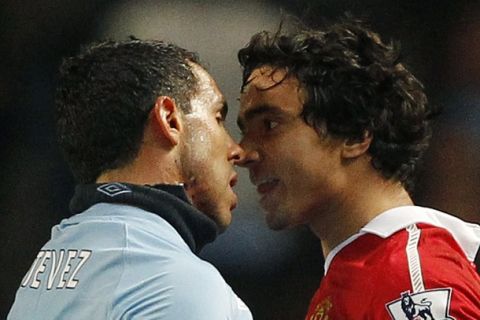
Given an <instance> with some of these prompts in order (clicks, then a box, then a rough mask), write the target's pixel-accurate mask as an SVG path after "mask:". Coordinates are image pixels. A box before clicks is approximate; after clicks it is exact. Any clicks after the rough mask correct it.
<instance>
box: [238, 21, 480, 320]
mask: <svg viewBox="0 0 480 320" xmlns="http://www.w3.org/2000/svg"><path fill="white" fill-rule="evenodd" d="M239 60H240V63H241V65H242V67H243V71H244V74H243V87H242V95H241V99H240V102H241V107H240V113H239V116H238V124H239V127H240V129H241V130H242V133H243V138H242V140H241V143H240V144H241V146H242V147H243V149H244V150H245V154H244V157H243V158H242V159H241V162H240V164H241V165H243V166H244V167H246V168H248V169H249V171H250V178H251V180H252V183H253V184H254V185H256V187H257V191H258V193H259V194H260V196H261V199H260V202H261V205H262V207H263V208H264V209H265V211H266V220H267V223H268V225H269V226H270V227H271V228H272V229H276V230H280V229H284V228H288V227H292V226H295V225H300V224H306V225H308V226H309V227H310V228H311V230H312V231H313V232H314V233H315V234H316V235H317V237H318V238H319V239H320V240H321V243H322V248H323V254H324V256H325V257H326V262H325V277H324V278H323V280H322V281H321V284H320V288H319V289H318V291H317V292H316V294H315V295H314V297H313V298H312V300H311V304H310V307H309V310H308V313H307V316H306V319H307V320H320V319H330V320H331V319H408V320H410V319H416V320H419V319H457V320H458V319H472V320H473V319H477V320H478V319H480V277H479V275H478V273H477V271H476V270H475V265H474V260H475V256H476V255H477V253H478V251H479V246H480V227H479V226H477V225H474V224H469V223H466V222H464V221H462V220H460V219H458V218H456V217H453V216H451V215H448V214H446V213H443V212H440V211H437V210H434V209H429V208H423V207H419V206H415V205H414V203H413V201H412V199H411V197H410V194H409V192H410V191H411V187H412V178H413V173H414V169H415V168H416V165H417V162H418V160H419V159H420V158H421V156H422V154H423V153H424V150H425V149H426V147H427V145H428V140H429V138H430V135H431V129H430V120H431V118H432V116H434V115H435V113H436V111H435V110H434V109H433V107H432V106H431V105H429V104H428V103H427V98H426V96H425V93H424V90H423V86H422V84H421V83H420V82H419V81H418V80H417V79H416V78H415V77H414V76H413V75H412V74H411V73H410V71H408V70H407V69H406V68H405V66H404V65H403V64H402V63H401V62H400V59H399V52H398V50H397V46H395V45H393V44H392V45H388V44H384V43H383V42H382V41H381V40H380V37H379V36H378V35H377V34H376V33H374V32H372V31H370V30H368V29H367V28H366V27H365V26H364V25H363V24H362V23H360V22H357V21H353V20H351V19H350V20H345V21H342V22H340V23H336V24H333V25H331V26H328V27H326V28H325V29H323V30H311V29H307V28H304V27H297V29H296V30H294V31H291V32H289V33H285V32H283V31H281V30H280V31H278V32H276V33H274V34H272V33H268V32H261V33H258V34H256V35H254V36H253V37H252V39H251V41H250V43H249V44H248V45H247V46H246V47H245V48H243V49H241V50H240V52H239Z"/></svg>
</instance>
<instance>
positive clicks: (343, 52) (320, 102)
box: [238, 18, 437, 190]
mask: <svg viewBox="0 0 480 320" xmlns="http://www.w3.org/2000/svg"><path fill="white" fill-rule="evenodd" d="M282 29H283V28H282V25H281V26H280V28H279V30H278V31H277V32H275V33H271V32H267V31H263V32H260V33H257V34H255V35H254V36H253V37H252V38H251V40H250V42H249V43H248V45H247V46H246V47H245V48H243V49H241V50H240V51H239V53H238V58H239V61H240V64H241V66H242V68H243V85H242V91H243V89H244V87H245V86H246V85H247V84H248V81H249V77H250V75H251V73H252V71H253V70H254V69H256V68H258V67H261V66H264V65H269V66H272V67H275V68H284V69H286V71H287V76H294V77H296V78H297V79H298V80H299V81H300V83H301V86H302V87H303V88H304V89H305V90H306V92H307V99H306V102H305V103H304V108H303V113H302V115H303V118H304V120H305V121H306V123H307V124H309V125H311V126H313V127H315V128H316V129H317V132H319V134H322V132H323V133H324V134H330V135H332V136H337V137H342V138H348V139H352V140H355V141H362V140H363V139H364V137H365V134H366V133H368V134H371V135H372V137H373V140H372V143H371V145H370V148H369V150H368V152H369V154H370V155H371V156H372V165H373V167H374V168H376V169H377V170H379V171H380V172H381V173H382V174H383V176H384V177H386V178H387V179H390V178H393V179H397V180H398V181H400V182H401V183H402V184H403V185H404V186H405V187H406V188H407V190H411V188H412V187H413V181H412V180H413V179H412V176H413V172H414V169H415V167H416V165H417V163H418V160H419V159H420V158H421V156H422V154H423V153H424V151H425V149H426V147H427V146H428V141H429V138H430V136H431V125H430V120H431V118H432V117H433V116H434V115H435V114H436V113H437V112H436V110H434V109H433V107H432V106H430V105H429V104H428V102H427V97H426V95H425V93H424V89H423V85H422V84H421V83H420V82H419V81H418V80H417V79H416V78H415V77H414V76H413V75H412V74H411V73H410V71H408V70H407V69H406V68H405V67H404V65H403V64H402V63H400V61H399V60H400V59H399V57H400V55H399V45H398V44H396V43H392V44H384V43H383V42H382V41H381V40H380V37H379V35H378V34H376V33H374V32H372V31H371V30H369V29H368V28H367V27H365V25H364V23H363V22H361V21H358V20H355V19H353V18H346V19H343V20H342V21H340V22H337V23H334V24H331V25H329V26H327V27H325V28H324V30H312V29H309V28H307V27H305V26H303V25H301V24H299V23H298V22H297V23H296V24H295V26H294V29H293V30H290V31H288V32H287V31H284V30H282Z"/></svg>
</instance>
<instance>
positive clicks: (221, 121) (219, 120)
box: [215, 114, 225, 125]
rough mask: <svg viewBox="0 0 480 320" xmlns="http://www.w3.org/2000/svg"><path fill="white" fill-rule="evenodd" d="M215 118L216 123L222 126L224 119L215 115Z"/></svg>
mask: <svg viewBox="0 0 480 320" xmlns="http://www.w3.org/2000/svg"><path fill="white" fill-rule="evenodd" d="M215 118H216V119H217V122H218V123H219V124H222V125H223V124H224V122H225V118H224V117H223V116H222V115H221V114H219V115H217V116H216V117H215Z"/></svg>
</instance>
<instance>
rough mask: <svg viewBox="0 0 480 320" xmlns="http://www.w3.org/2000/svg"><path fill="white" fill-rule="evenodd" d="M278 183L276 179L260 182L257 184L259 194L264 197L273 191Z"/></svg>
mask: <svg viewBox="0 0 480 320" xmlns="http://www.w3.org/2000/svg"><path fill="white" fill-rule="evenodd" d="M278 181H279V180H278V179H275V178H269V179H263V180H260V181H259V182H258V183H257V192H258V193H260V194H261V195H264V194H266V193H268V192H270V191H272V190H273V189H274V188H275V187H276V186H277V184H278Z"/></svg>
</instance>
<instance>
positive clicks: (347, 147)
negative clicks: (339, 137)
mask: <svg viewBox="0 0 480 320" xmlns="http://www.w3.org/2000/svg"><path fill="white" fill-rule="evenodd" d="M372 139H373V136H372V133H371V132H369V131H365V132H364V134H363V137H362V139H352V138H348V139H346V140H345V141H344V142H343V147H342V157H343V158H346V159H351V158H356V157H359V156H361V155H362V154H364V153H366V152H367V150H368V148H370V144H371V143H372Z"/></svg>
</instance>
